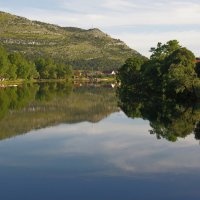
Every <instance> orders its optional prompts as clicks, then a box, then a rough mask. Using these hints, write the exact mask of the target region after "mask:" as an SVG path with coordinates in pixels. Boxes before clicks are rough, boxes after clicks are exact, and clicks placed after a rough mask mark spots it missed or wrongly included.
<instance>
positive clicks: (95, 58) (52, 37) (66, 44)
mask: <svg viewBox="0 0 200 200" xmlns="http://www.w3.org/2000/svg"><path fill="white" fill-rule="evenodd" d="M0 27H1V29H0V44H1V45H3V46H4V47H5V48H6V49H8V51H11V52H13V51H20V52H22V53H23V54H25V55H26V56H27V57H28V58H30V59H34V58H35V57H38V56H46V57H52V58H53V59H54V60H56V61H57V62H63V63H67V64H71V65H72V66H73V67H74V68H75V69H91V68H92V69H98V70H100V69H102V70H105V69H106V70H107V69H117V68H118V67H119V66H121V65H122V64H123V63H124V61H125V60H126V59H127V58H129V57H133V56H142V55H141V54H139V53H138V52H137V51H135V50H133V49H131V48H129V47H128V46H127V45H126V44H125V43H124V42H123V41H121V40H119V39H114V38H112V37H111V36H109V35H108V34H106V33H104V32H102V31H101V30H100V29H98V28H93V29H88V30H87V29H82V28H77V27H61V26H58V25H54V24H49V23H45V22H40V21H31V20H29V19H27V18H24V17H20V16H16V15H12V14H9V13H6V12H3V11H0Z"/></svg>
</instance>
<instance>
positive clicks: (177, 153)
mask: <svg viewBox="0 0 200 200" xmlns="http://www.w3.org/2000/svg"><path fill="white" fill-rule="evenodd" d="M0 106H1V111H0V138H1V140H0V188H1V193H0V199H2V200H11V199H13V200H16V199H20V200H32V199H34V200H35V199H37V200H45V199H48V200H50V199H52V200H54V199H59V200H60V199H70V200H112V199H113V200H122V199H124V200H129V199H130V200H133V199H140V200H141V199H162V200H165V199H166V200H169V199H181V200H184V199H185V200H186V199H187V200H188V199H192V200H196V199H199V196H200V190H199V182H200V146H199V141H198V140H197V139H195V135H194V133H193V132H191V134H187V135H185V136H184V137H178V138H177V140H176V142H171V141H169V140H167V139H166V138H164V137H162V138H160V139H157V137H156V135H155V134H150V132H149V130H152V124H151V123H150V122H149V120H146V119H145V120H144V119H142V118H128V117H127V116H126V115H125V114H124V112H123V111H121V110H120V109H119V107H118V99H117V97H116V94H115V89H113V88H111V87H110V86H109V85H103V86H99V85H96V86H94V85H88V86H81V85H79V84H77V85H70V84H65V85H63V84H56V83H54V84H53V83H52V84H42V85H37V84H34V85H30V86H19V87H17V88H4V89H0ZM152 112H153V111H152ZM182 126H185V125H184V124H183V125H182Z"/></svg>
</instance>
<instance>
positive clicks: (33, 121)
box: [0, 83, 118, 139]
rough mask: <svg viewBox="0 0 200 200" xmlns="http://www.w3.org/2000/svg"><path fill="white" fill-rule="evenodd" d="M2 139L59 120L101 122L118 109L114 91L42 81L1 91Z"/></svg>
mask: <svg viewBox="0 0 200 200" xmlns="http://www.w3.org/2000/svg"><path fill="white" fill-rule="evenodd" d="M0 107H1V111H0V138H1V139H4V138H8V137H12V136H15V135H18V134H22V133H26V132H28V131H30V130H33V129H39V128H42V127H47V126H52V125H56V124H60V123H78V122H83V121H89V122H93V123H95V122H98V121H100V120H102V119H103V118H105V117H106V116H108V115H109V114H111V113H113V112H116V111H118V108H117V102H116V97H115V90H113V89H112V88H109V87H107V86H105V85H103V86H101V87H99V86H98V87H95V85H93V86H92V85H90V86H87V87H85V86H82V87H74V88H73V86H72V85H70V84H61V83H49V84H47V83H45V84H44V83H43V84H40V85H39V84H34V85H29V86H27V85H26V86H20V87H17V88H5V89H2V90H1V91H0Z"/></svg>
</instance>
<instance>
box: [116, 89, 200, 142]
mask: <svg viewBox="0 0 200 200" xmlns="http://www.w3.org/2000/svg"><path fill="white" fill-rule="evenodd" d="M118 96H119V106H120V107H121V109H122V110H123V111H124V112H125V114H126V115H127V116H128V117H131V118H143V119H145V120H149V122H150V126H151V127H152V129H151V130H150V134H155V135H156V137H157V138H158V139H161V138H165V139H167V140H169V141H173V142H174V141H177V139H178V138H184V137H186V136H187V135H189V134H191V133H194V134H195V138H196V139H198V140H199V139H200V106H199V104H197V102H192V101H188V99H184V100H183V99H182V101H180V99H179V100H178V99H175V98H173V99H170V98H167V97H166V96H164V95H163V96H162V95H158V94H156V93H154V94H153V93H148V91H144V90H143V91H141V90H140V91H139V90H137V89H136V90H132V89H130V88H129V87H121V88H119V89H118Z"/></svg>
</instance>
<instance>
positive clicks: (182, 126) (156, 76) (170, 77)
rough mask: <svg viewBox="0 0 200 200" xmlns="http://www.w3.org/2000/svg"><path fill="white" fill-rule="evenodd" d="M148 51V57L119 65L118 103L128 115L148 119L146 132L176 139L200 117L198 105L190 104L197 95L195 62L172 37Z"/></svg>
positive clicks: (194, 100) (158, 136) (172, 139)
mask: <svg viewBox="0 0 200 200" xmlns="http://www.w3.org/2000/svg"><path fill="white" fill-rule="evenodd" d="M151 52H152V56H151V57H150V60H148V61H145V62H138V60H137V59H135V58H132V59H128V60H127V61H126V63H125V65H123V66H122V67H121V68H120V69H119V74H118V80H119V81H120V83H121V85H120V87H119V88H118V96H119V99H120V101H119V106H120V107H121V109H122V110H123V111H124V112H125V113H126V114H127V115H128V116H129V117H132V118H135V117H140V118H143V119H148V120H149V121H150V125H151V127H152V130H151V131H150V133H151V134H156V136H157V138H158V139H160V138H166V139H167V140H169V141H176V140H177V138H178V137H185V136H187V135H188V134H190V133H191V132H192V131H193V130H194V129H195V124H196V123H197V122H198V121H199V118H200V111H199V108H197V107H195V108H194V104H195V103H196V102H197V98H199V97H200V96H199V94H198V91H199V84H200V80H199V78H198V74H197V73H198V70H199V68H198V67H199V66H198V64H197V65H196V66H195V63H194V60H195V56H194V54H193V53H192V52H191V51H189V50H188V49H186V48H183V47H181V46H180V45H179V44H178V42H177V41H176V40H172V41H169V42H167V43H166V44H164V45H162V44H161V43H158V45H157V47H156V48H151ZM199 71H200V70H199ZM198 127H199V126H198ZM198 127H197V128H196V129H195V130H196V133H195V135H196V138H197V137H199V128H198Z"/></svg>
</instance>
